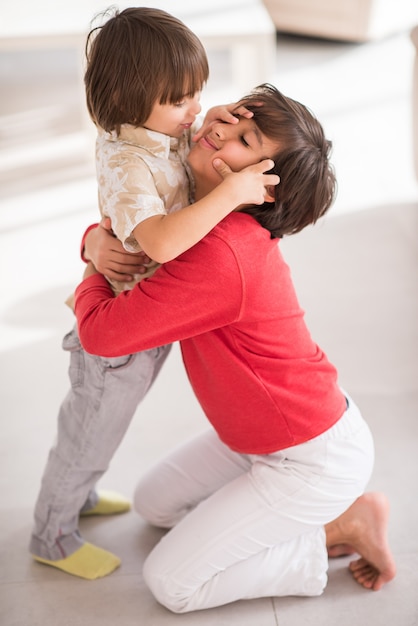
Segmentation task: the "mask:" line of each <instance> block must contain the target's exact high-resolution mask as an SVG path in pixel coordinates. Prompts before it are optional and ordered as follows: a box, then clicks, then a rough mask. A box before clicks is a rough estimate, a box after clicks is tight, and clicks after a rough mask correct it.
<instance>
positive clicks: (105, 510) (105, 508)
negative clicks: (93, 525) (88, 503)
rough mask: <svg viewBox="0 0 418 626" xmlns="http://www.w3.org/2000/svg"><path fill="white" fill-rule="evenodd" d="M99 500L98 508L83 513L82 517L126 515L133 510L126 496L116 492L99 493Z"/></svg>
mask: <svg viewBox="0 0 418 626" xmlns="http://www.w3.org/2000/svg"><path fill="white" fill-rule="evenodd" d="M98 496H99V499H98V501H97V504H96V506H94V507H93V508H92V509H88V510H87V511H82V512H81V513H80V515H81V516H82V517H84V516H86V515H117V514H118V513H126V512H127V511H130V509H131V503H130V502H129V500H127V499H126V498H124V496H121V495H119V494H118V493H116V492H114V491H98Z"/></svg>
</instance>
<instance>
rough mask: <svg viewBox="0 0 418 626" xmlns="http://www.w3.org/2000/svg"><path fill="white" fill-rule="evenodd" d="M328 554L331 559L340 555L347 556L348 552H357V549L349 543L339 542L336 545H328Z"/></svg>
mask: <svg viewBox="0 0 418 626" xmlns="http://www.w3.org/2000/svg"><path fill="white" fill-rule="evenodd" d="M327 550H328V556H329V557H330V558H331V559H335V558H337V557H339V556H347V555H348V554H355V552H356V551H355V550H354V548H353V547H352V546H349V545H348V543H337V544H336V545H335V546H328V548H327Z"/></svg>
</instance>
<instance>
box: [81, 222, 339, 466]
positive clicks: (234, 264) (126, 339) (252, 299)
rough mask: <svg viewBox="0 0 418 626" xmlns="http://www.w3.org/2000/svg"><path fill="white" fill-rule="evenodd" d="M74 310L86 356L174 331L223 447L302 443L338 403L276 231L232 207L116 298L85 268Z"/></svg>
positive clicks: (164, 338) (162, 338)
mask: <svg viewBox="0 0 418 626" xmlns="http://www.w3.org/2000/svg"><path fill="white" fill-rule="evenodd" d="M76 315H77V319H78V325H79V334H80V339H81V342H82V344H83V346H84V348H85V350H86V351H87V352H91V353H94V354H100V355H102V356H119V355H123V354H130V353H133V352H138V351H141V350H145V349H148V348H152V347H156V346H159V345H163V344H165V343H171V342H173V341H177V340H178V341H180V342H181V348H182V354H183V360H184V363H185V366H186V370H187V373H188V376H189V379H190V382H191V384H192V386H193V389H194V391H195V394H196V396H197V398H198V400H199V402H200V404H201V405H202V408H203V410H204V411H205V413H206V415H207V417H208V419H209V420H210V421H211V423H212V424H213V426H214V427H215V429H216V430H217V432H218V434H219V436H220V437H221V439H222V440H223V441H224V442H225V443H226V444H227V445H229V446H230V447H231V448H232V449H235V450H238V451H241V452H247V453H250V452H252V453H258V454H263V453H268V452H272V451H274V450H278V449H281V448H284V447H287V446H290V445H295V444H296V443H301V442H303V441H306V440H308V439H311V438H312V437H315V436H317V435H318V434H320V433H322V432H324V430H326V429H327V428H329V427H330V426H331V425H332V424H333V423H335V422H336V421H337V420H338V418H339V417H340V416H341V415H342V414H343V412H344V410H345V401H344V397H343V395H342V393H341V391H340V389H339V387H338V385H337V373H336V370H335V368H334V367H333V366H332V365H331V364H330V363H329V361H328V359H327V357H326V355H325V354H324V353H323V352H322V350H321V349H320V348H319V347H318V346H317V345H316V344H315V343H314V342H313V340H312V338H311V336H310V333H309V331H308V329H307V327H306V325H305V322H304V315H303V311H302V310H301V308H300V306H299V303H298V300H297V297H296V294H295V291H294V288H293V284H292V280H291V276H290V272H289V268H288V266H287V265H286V263H285V262H284V260H283V258H282V256H281V253H280V250H279V246H278V244H277V240H276V241H275V240H272V239H271V238H270V234H269V233H268V231H266V230H264V229H263V228H261V227H260V226H259V225H258V224H257V223H256V222H255V221H254V220H253V218H251V217H250V216H249V215H245V214H240V213H233V214H231V215H230V216H229V217H228V218H226V219H225V220H223V222H221V224H219V225H218V226H217V227H216V228H215V229H213V231H212V232H211V233H210V234H209V235H208V236H207V237H205V239H204V240H202V241H201V242H199V243H198V244H197V245H196V246H194V247H193V248H191V249H190V250H188V251H187V252H185V253H184V254H182V255H181V256H180V257H178V258H177V259H175V260H174V261H171V262H170V263H167V264H165V265H163V266H162V267H160V268H159V269H158V270H157V272H156V273H155V274H154V276H153V277H152V278H150V279H146V280H144V281H141V282H140V283H139V284H138V285H136V286H135V287H134V289H132V290H131V291H129V292H124V293H122V294H120V295H119V296H118V297H117V298H114V297H113V294H112V291H111V290H110V288H109V287H108V285H107V283H106V280H105V279H104V278H103V277H101V276H93V277H90V278H89V279H87V280H85V281H84V282H83V283H82V284H81V285H80V286H79V287H78V288H77V291H76Z"/></svg>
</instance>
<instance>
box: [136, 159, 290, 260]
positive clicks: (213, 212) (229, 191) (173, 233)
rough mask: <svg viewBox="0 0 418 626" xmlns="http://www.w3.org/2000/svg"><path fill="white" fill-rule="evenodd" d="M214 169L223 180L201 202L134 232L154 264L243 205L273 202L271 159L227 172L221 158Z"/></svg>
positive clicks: (186, 246)
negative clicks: (269, 171) (236, 170)
mask: <svg viewBox="0 0 418 626" xmlns="http://www.w3.org/2000/svg"><path fill="white" fill-rule="evenodd" d="M213 166H214V168H215V169H216V170H217V171H218V173H220V175H222V176H223V177H224V180H223V181H222V182H221V183H220V184H219V185H218V186H217V187H215V189H214V190H213V191H211V192H210V193H209V194H208V195H207V196H205V197H204V198H203V199H202V200H199V201H198V202H195V203H194V204H191V205H189V206H187V207H185V208H183V209H180V210H179V211H175V212H174V213H169V214H168V215H154V216H153V217H150V218H148V219H146V220H144V221H143V222H141V223H140V224H138V226H136V228H135V229H134V231H133V234H134V237H135V239H136V240H137V242H138V243H139V245H140V246H141V248H142V249H143V250H144V251H145V252H146V254H147V255H148V256H149V257H151V258H152V259H153V260H154V261H157V262H158V263H167V262H168V261H171V260H172V259H174V258H175V257H177V256H178V255H179V254H182V253H183V252H185V251H186V250H188V249H189V248H191V247H192V246H194V245H195V244H196V243H197V242H198V241H200V240H201V239H203V237H205V235H207V234H208V233H209V232H210V231H211V230H212V228H214V227H215V226H216V224H218V223H219V222H220V221H221V220H223V219H224V218H225V217H226V216H227V215H228V214H229V213H231V212H232V211H234V210H235V209H237V208H239V207H240V206H242V205H248V204H258V205H260V204H263V202H265V201H266V200H267V201H268V202H271V201H272V200H273V198H272V196H271V193H269V191H267V189H268V188H270V192H271V186H274V185H277V184H278V182H279V177H278V176H276V175H275V174H265V173H264V172H266V171H268V170H270V169H271V168H272V167H273V166H274V162H273V161H272V160H271V159H266V160H264V161H261V162H260V163H256V164H255V165H250V166H249V167H246V168H245V169H243V170H241V171H240V172H232V171H231V170H229V168H228V169H226V168H225V164H224V163H223V162H222V161H220V159H215V161H214V163H213ZM266 188H267V189H266Z"/></svg>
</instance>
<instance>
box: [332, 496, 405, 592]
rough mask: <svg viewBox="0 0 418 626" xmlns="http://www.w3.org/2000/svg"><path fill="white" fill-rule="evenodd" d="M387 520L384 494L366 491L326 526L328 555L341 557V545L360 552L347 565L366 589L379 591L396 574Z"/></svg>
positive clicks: (387, 504)
mask: <svg viewBox="0 0 418 626" xmlns="http://www.w3.org/2000/svg"><path fill="white" fill-rule="evenodd" d="M388 519H389V502H388V499H387V497H386V496H385V495H384V494H382V493H366V494H364V495H362V496H360V498H358V499H357V500H356V501H355V502H354V504H352V505H351V506H350V508H349V509H347V511H345V513H343V514H342V515H340V517H338V518H337V519H336V520H334V521H333V522H330V523H329V524H327V525H326V526H325V532H326V536H327V549H328V552H329V553H331V554H330V556H339V555H340V556H341V555H342V554H343V552H342V550H343V549H344V548H348V549H350V550H352V552H351V554H352V553H353V552H357V553H358V554H359V555H360V557H361V558H360V559H357V560H356V561H352V562H351V563H350V565H349V567H350V570H351V573H352V575H353V577H354V578H355V580H356V581H357V582H358V583H359V584H360V585H363V587H365V588H366V589H373V590H374V591H378V590H379V589H381V588H382V587H383V585H384V584H385V583H388V582H389V581H390V580H392V578H394V577H395V574H396V566H395V562H394V560H393V557H392V553H391V550H390V547H389V543H388V539H387V527H388ZM338 552H340V554H339V555H338ZM349 553H350V552H349ZM346 554H347V552H346Z"/></svg>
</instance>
